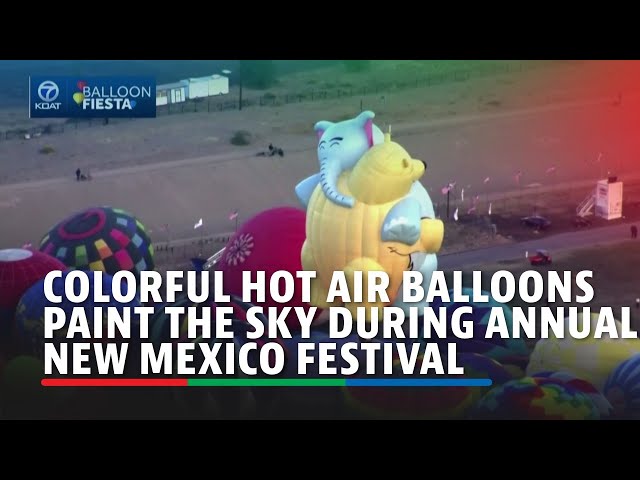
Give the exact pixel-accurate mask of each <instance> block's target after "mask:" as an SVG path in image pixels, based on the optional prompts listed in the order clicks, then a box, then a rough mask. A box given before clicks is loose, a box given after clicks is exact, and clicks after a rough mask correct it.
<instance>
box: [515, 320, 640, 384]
mask: <svg viewBox="0 0 640 480" xmlns="http://www.w3.org/2000/svg"><path fill="white" fill-rule="evenodd" d="M579 319H580V323H579V326H580V327H582V325H583V323H582V322H583V321H584V322H586V323H585V324H589V322H590V324H591V330H590V332H591V334H590V335H589V336H588V337H587V338H584V339H579V340H578V339H574V338H573V337H571V336H570V335H569V328H568V326H567V327H566V328H565V331H566V334H565V336H564V338H555V337H554V336H551V337H550V338H547V339H541V340H539V341H538V342H537V343H536V346H535V348H534V349H533V352H532V353H531V357H530V359H529V365H528V366H527V375H529V376H531V375H533V374H535V373H537V372H545V371H551V372H568V373H571V374H573V375H575V376H576V377H578V378H581V379H584V380H587V381H588V382H590V383H591V384H593V386H595V387H596V388H598V389H599V390H602V388H603V387H604V383H605V381H606V379H607V378H608V377H609V375H610V374H611V373H612V372H613V369H614V368H615V367H616V366H617V365H619V364H620V362H623V361H624V360H627V359H628V358H630V357H632V356H633V355H635V354H636V353H640V340H627V339H619V338H611V337H610V336H609V335H607V334H605V335H603V336H602V338H595V337H594V333H595V328H596V325H597V323H598V314H596V313H592V314H591V316H590V317H589V318H584V317H583V315H582V313H581V314H580V316H579ZM568 322H569V319H568V318H567V319H565V324H566V325H568ZM615 324H616V328H617V331H618V332H621V331H622V324H621V323H620V322H618V321H617V320H616V321H615ZM581 330H582V328H581Z"/></svg>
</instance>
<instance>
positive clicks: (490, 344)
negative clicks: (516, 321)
mask: <svg viewBox="0 0 640 480" xmlns="http://www.w3.org/2000/svg"><path fill="white" fill-rule="evenodd" d="M482 293H483V294H484V295H486V296H487V297H488V298H489V301H487V302H475V301H473V290H472V289H470V288H464V289H462V294H463V295H468V296H469V298H470V301H469V302H453V301H451V302H443V301H442V299H441V298H435V299H434V301H433V302H432V303H431V307H432V308H433V309H434V313H435V314H436V315H438V314H439V312H440V309H441V308H445V309H446V315H447V317H446V318H447V325H448V330H447V331H448V335H447V336H448V338H445V339H441V338H437V337H435V336H433V335H432V337H433V338H426V339H425V342H435V343H439V344H441V345H443V344H446V343H456V345H457V350H458V352H466V353H479V354H481V355H484V356H486V357H489V358H492V359H494V360H497V361H498V362H500V363H502V364H503V365H507V364H508V365H515V366H517V367H519V368H522V369H524V368H525V366H526V364H527V361H528V357H529V349H528V348H527V346H526V344H525V342H524V340H523V339H521V338H512V337H513V335H510V338H500V336H499V335H497V334H495V335H493V336H492V337H491V338H486V333H487V326H488V324H489V318H490V315H491V310H492V309H493V308H499V309H501V311H502V312H503V314H504V318H505V321H506V324H507V327H508V329H509V332H510V333H511V334H512V333H513V313H512V311H511V308H510V307H509V306H508V305H505V304H502V303H499V302H497V301H495V300H494V299H493V298H492V297H491V296H490V295H489V294H488V293H487V292H482ZM449 297H450V298H451V299H453V298H454V292H453V290H451V291H449ZM461 307H470V308H471V314H464V315H463V317H462V318H463V320H471V321H472V322H473V338H470V339H461V338H458V337H456V336H454V335H453V334H452V333H451V328H450V327H449V326H450V325H451V320H452V318H453V314H454V312H455V311H456V310H457V309H458V308H461ZM428 333H429V332H424V334H428Z"/></svg>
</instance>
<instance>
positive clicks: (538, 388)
mask: <svg viewBox="0 0 640 480" xmlns="http://www.w3.org/2000/svg"><path fill="white" fill-rule="evenodd" d="M470 418H472V419H478V420H599V419H600V411H599V410H598V407H597V406H596V405H595V404H594V403H593V400H592V399H591V398H590V397H589V395H587V394H585V393H584V392H582V391H580V390H577V389H575V388H573V387H571V386H569V385H568V384H566V383H563V382H562V381H560V380H553V379H550V378H532V377H525V378H520V379H517V380H511V381H510V382H507V383H505V384H503V385H500V386H498V387H496V388H494V389H492V390H490V391H489V392H488V393H487V394H486V395H484V396H483V397H482V398H481V399H480V400H479V401H478V402H477V403H476V405H475V406H474V408H473V409H472V410H471V412H470Z"/></svg>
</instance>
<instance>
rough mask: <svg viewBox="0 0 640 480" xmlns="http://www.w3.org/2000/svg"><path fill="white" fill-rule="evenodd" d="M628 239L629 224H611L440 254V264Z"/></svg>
mask: <svg viewBox="0 0 640 480" xmlns="http://www.w3.org/2000/svg"><path fill="white" fill-rule="evenodd" d="M629 238H630V232H629V224H628V223H623V224H617V225H613V226H610V227H599V228H592V229H585V230H580V231H577V232H568V233H561V234H558V235H549V236H544V237H542V238H540V239H536V240H528V241H526V242H519V243H513V244H507V245H498V246H495V247H488V248H481V249H476V250H468V251H465V252H460V253H451V254H447V255H441V256H440V257H439V259H438V264H439V266H440V269H442V270H462V269H467V268H469V267H471V266H474V265H481V264H491V263H496V262H500V261H509V260H517V259H519V258H521V259H523V260H524V258H525V252H527V251H528V252H530V253H533V252H535V251H536V250H537V249H547V250H549V251H550V253H551V255H553V252H557V251H560V250H570V249H574V248H581V247H593V246H596V245H603V244H612V243H618V242H620V241H624V240H627V239H629ZM639 242H640V240H639Z"/></svg>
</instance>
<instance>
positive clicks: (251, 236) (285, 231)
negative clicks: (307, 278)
mask: <svg viewBox="0 0 640 480" xmlns="http://www.w3.org/2000/svg"><path fill="white" fill-rule="evenodd" d="M304 240H305V212H304V211H302V210H300V209H297V208H291V207H279V208H272V209H270V210H266V211H264V212H261V213H259V214H257V215H256V216H254V217H253V218H251V219H249V220H248V221H247V222H245V223H244V224H243V225H242V226H241V227H240V228H239V229H238V231H237V232H236V234H235V235H234V236H233V237H232V238H231V240H230V241H229V243H228V244H227V246H226V248H225V251H224V254H223V256H222V258H221V259H220V261H219V262H218V263H217V264H216V269H217V270H221V271H222V272H223V277H224V293H226V294H229V295H236V296H238V297H241V296H242V282H243V280H242V278H243V272H245V271H250V272H258V271H264V272H265V275H266V279H267V282H268V281H269V278H270V277H271V275H273V274H274V273H275V272H277V271H287V272H290V273H291V274H293V275H294V277H295V275H296V272H298V271H301V270H302V265H301V260H300V251H301V249H302V244H303V243H304ZM251 303H252V304H254V305H256V306H261V307H264V308H267V307H276V308H278V309H282V308H284V307H305V308H309V305H308V304H306V303H304V302H303V301H302V281H301V280H300V279H296V282H295V295H294V297H293V299H292V300H291V301H290V302H287V303H278V302H276V301H274V300H273V298H271V297H270V295H269V292H268V291H267V292H266V299H265V302H258V301H257V297H256V296H255V293H254V296H253V297H252V298H251ZM319 313H320V312H319V311H318V314H319ZM287 325H288V327H289V328H290V329H292V330H298V329H299V328H300V325H299V323H298V319H297V318H296V316H295V315H292V316H290V317H289V318H288V319H287Z"/></svg>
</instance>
